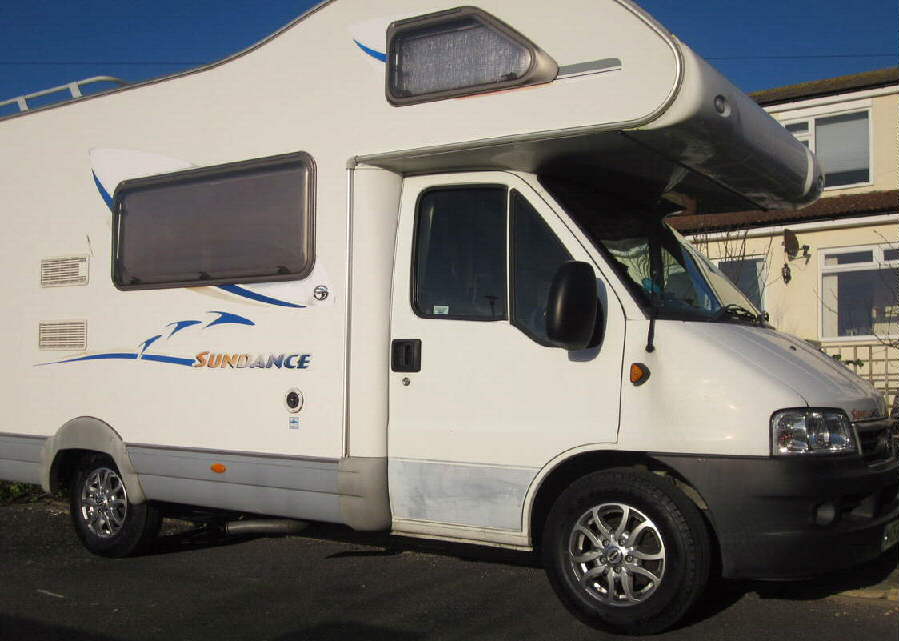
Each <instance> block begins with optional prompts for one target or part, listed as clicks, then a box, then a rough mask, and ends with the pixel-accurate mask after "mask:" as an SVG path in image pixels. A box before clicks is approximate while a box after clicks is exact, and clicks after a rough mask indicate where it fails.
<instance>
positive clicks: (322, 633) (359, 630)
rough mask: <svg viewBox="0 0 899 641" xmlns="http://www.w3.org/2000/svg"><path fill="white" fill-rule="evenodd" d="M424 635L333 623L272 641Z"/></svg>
mask: <svg viewBox="0 0 899 641" xmlns="http://www.w3.org/2000/svg"><path fill="white" fill-rule="evenodd" d="M424 638H425V637H424V635H422V634H418V633H415V632H410V631H408V630H396V629H393V628H382V627H377V626H372V625H366V624H362V623H353V622H346V621H333V622H327V623H319V624H317V625H314V626H312V627H309V628H303V629H301V630H295V631H293V632H288V633H287V634H283V635H281V636H279V637H275V639H274V640H273V641H332V640H333V641H346V640H347V639H364V640H365V641H416V640H417V639H424Z"/></svg>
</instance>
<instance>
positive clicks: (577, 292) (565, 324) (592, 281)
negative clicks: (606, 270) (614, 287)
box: [546, 262, 599, 351]
mask: <svg viewBox="0 0 899 641" xmlns="http://www.w3.org/2000/svg"><path fill="white" fill-rule="evenodd" d="M598 309H599V300H598V297H597V294H596V276H595V274H594V273H593V268H592V267H591V266H590V265H589V264H588V263H579V262H570V263H565V264H564V265H562V266H561V267H559V271H557V272H556V275H555V277H554V278H553V282H552V285H551V286H550V288H549V298H548V299H547V304H546V334H547V336H548V337H549V340H550V341H552V342H553V344H555V345H558V346H559V347H564V348H565V349H567V350H570V351H573V350H578V349H585V348H587V347H589V345H590V341H591V340H592V339H593V333H594V331H595V329H596V316H597V311H598Z"/></svg>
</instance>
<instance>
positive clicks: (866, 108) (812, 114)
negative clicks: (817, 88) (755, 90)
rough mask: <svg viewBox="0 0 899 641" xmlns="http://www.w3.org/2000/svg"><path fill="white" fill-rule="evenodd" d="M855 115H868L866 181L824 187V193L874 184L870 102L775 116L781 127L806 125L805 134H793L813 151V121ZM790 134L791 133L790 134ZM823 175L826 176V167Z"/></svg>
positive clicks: (797, 111)
mask: <svg viewBox="0 0 899 641" xmlns="http://www.w3.org/2000/svg"><path fill="white" fill-rule="evenodd" d="M857 113H866V114H867V115H868V180H867V181H864V182H857V183H850V184H848V185H830V186H829V187H825V188H824V191H835V190H839V189H852V188H854V187H867V186H871V185H873V184H874V142H875V141H874V123H873V118H872V114H871V100H870V99H867V100H859V101H856V102H854V103H842V104H838V105H827V106H823V107H809V108H807V109H797V110H795V111H785V112H782V113H779V114H777V115H778V120H779V122H780V124H781V125H783V126H784V127H787V126H788V125H796V124H799V123H806V125H807V127H808V129H807V131H806V132H805V133H801V134H799V135H796V134H793V137H794V138H796V140H798V141H800V142H803V141H807V142H808V147H809V149H811V150H812V152H814V151H815V121H816V120H817V119H819V118H830V117H831V116H847V115H851V114H857ZM791 133H792V132H791ZM824 169H825V175H826V169H827V168H826V167H825V168H824Z"/></svg>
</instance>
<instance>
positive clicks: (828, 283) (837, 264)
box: [821, 246, 899, 339]
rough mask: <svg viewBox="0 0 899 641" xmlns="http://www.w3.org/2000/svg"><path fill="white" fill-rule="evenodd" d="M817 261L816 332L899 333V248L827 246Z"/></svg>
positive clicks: (833, 335) (839, 334)
mask: <svg viewBox="0 0 899 641" xmlns="http://www.w3.org/2000/svg"><path fill="white" fill-rule="evenodd" d="M822 261H823V262H822V265H821V337H822V338H825V339H827V338H842V337H850V336H851V337H865V338H869V339H870V338H884V337H888V336H889V337H893V336H897V335H899V251H897V250H896V249H895V248H894V247H890V246H885V247H884V246H873V247H851V248H845V249H834V250H827V251H825V252H824V253H823V258H822Z"/></svg>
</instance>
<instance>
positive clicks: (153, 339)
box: [140, 334, 162, 354]
mask: <svg viewBox="0 0 899 641" xmlns="http://www.w3.org/2000/svg"><path fill="white" fill-rule="evenodd" d="M160 338H162V334H156V336H152V337H151V338H148V339H147V340H145V341H144V342H143V343H141V344H140V353H141V354H143V353H144V352H146V351H147V350H148V349H149V348H150V345H152V344H153V343H155V342H156V341H158V340H159V339H160Z"/></svg>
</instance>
